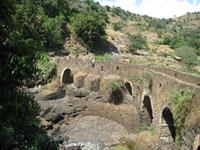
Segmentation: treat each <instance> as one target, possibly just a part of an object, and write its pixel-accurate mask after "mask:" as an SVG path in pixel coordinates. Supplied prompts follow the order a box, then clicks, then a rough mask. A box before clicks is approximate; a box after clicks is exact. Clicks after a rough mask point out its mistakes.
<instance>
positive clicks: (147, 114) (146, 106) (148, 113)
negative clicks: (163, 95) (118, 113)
mask: <svg viewBox="0 0 200 150" xmlns="http://www.w3.org/2000/svg"><path fill="white" fill-rule="evenodd" d="M142 113H143V114H142V119H143V122H145V123H147V124H148V125H150V124H151V123H152V121H153V109H152V105H151V99H150V97H149V96H148V95H145V96H144V100H143V105H142Z"/></svg>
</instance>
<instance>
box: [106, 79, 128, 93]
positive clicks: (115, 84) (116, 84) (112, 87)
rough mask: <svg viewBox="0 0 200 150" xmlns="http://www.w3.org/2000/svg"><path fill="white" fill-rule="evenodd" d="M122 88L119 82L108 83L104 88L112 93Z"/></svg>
mask: <svg viewBox="0 0 200 150" xmlns="http://www.w3.org/2000/svg"><path fill="white" fill-rule="evenodd" d="M123 86H124V85H123V83H122V82H120V81H110V82H108V83H107V84H106V88H107V89H109V90H112V91H114V90H117V89H121V88H123Z"/></svg>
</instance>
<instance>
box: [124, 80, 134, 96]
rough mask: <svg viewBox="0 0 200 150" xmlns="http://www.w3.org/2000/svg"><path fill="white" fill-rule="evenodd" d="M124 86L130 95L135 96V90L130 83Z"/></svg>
mask: <svg viewBox="0 0 200 150" xmlns="http://www.w3.org/2000/svg"><path fill="white" fill-rule="evenodd" d="M124 85H125V87H126V89H127V90H128V92H129V94H130V95H133V88H132V85H131V84H130V82H125V83H124Z"/></svg>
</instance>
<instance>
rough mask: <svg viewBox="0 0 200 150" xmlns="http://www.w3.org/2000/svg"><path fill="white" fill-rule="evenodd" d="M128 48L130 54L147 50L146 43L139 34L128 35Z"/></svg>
mask: <svg viewBox="0 0 200 150" xmlns="http://www.w3.org/2000/svg"><path fill="white" fill-rule="evenodd" d="M128 40H129V48H130V50H131V51H132V52H135V51H136V50H139V49H147V48H148V46H147V41H146V38H144V37H143V36H142V35H141V34H137V35H131V34H128Z"/></svg>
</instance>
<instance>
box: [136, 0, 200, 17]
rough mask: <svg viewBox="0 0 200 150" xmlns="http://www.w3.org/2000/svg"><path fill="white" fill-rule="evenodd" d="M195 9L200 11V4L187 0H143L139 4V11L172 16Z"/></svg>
mask: <svg viewBox="0 0 200 150" xmlns="http://www.w3.org/2000/svg"><path fill="white" fill-rule="evenodd" d="M194 11H200V4H197V3H192V4H191V3H189V2H188V1H186V0H143V1H142V4H141V5H139V6H138V12H137V13H139V14H146V15H149V16H153V17H159V18H162V17H163V18H170V17H174V16H175V15H176V16H181V15H183V14H185V13H187V12H194Z"/></svg>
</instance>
